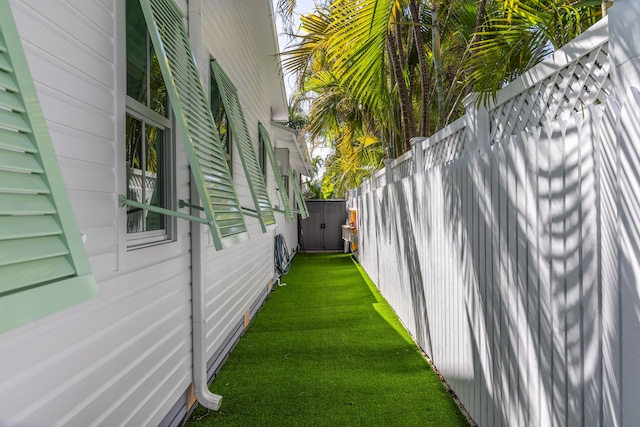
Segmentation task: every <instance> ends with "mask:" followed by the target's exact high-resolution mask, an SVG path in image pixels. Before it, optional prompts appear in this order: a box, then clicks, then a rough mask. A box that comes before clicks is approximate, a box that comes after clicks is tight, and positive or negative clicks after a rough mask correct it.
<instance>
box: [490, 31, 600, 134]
mask: <svg viewBox="0 0 640 427" xmlns="http://www.w3.org/2000/svg"><path fill="white" fill-rule="evenodd" d="M605 24H606V21H605V22H601V23H599V24H597V26H594V28H593V29H590V30H589V33H590V34H588V36H589V37H582V38H579V39H576V40H575V41H574V42H572V43H570V44H569V45H567V46H566V47H565V48H566V49H565V48H563V49H562V51H559V52H558V55H556V56H554V57H552V58H549V60H545V61H543V62H542V63H541V64H539V65H538V66H536V67H534V69H532V70H531V71H530V72H528V73H526V74H525V75H524V76H523V77H521V78H520V79H519V81H518V82H517V83H519V84H515V85H513V87H511V86H512V85H509V86H507V87H506V88H504V89H503V90H502V91H501V94H500V95H502V96H500V95H499V97H498V98H499V99H500V98H502V99H503V100H502V101H498V104H497V105H496V106H495V107H493V108H490V111H489V114H490V118H491V119H490V120H491V129H490V130H491V143H492V144H493V143H497V142H500V141H502V140H503V139H505V138H508V137H509V136H511V135H515V134H517V133H518V132H522V131H524V132H529V131H531V129H533V128H535V127H538V126H541V125H542V124H543V123H544V122H552V121H555V120H556V119H557V118H561V117H566V116H568V115H569V114H571V113H572V112H577V113H583V112H584V109H585V108H586V107H587V106H589V105H593V104H605V103H606V102H607V99H608V98H609V95H610V93H611V92H612V82H611V78H610V77H609V57H608V56H609V43H608V38H607V37H608V31H607V29H608V27H607V25H605ZM592 33H593V34H592ZM565 50H566V51H568V53H566V54H565V52H564V51H565ZM538 75H541V76H545V77H542V78H539V79H537V80H534V79H536V76H538ZM531 80H533V81H531ZM523 86H524V87H523ZM514 89H515V90H514ZM513 92H516V93H515V94H514V95H513V96H510V93H513Z"/></svg>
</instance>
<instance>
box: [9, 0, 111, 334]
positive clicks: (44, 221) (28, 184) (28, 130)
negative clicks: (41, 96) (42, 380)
mask: <svg viewBox="0 0 640 427" xmlns="http://www.w3.org/2000/svg"><path fill="white" fill-rule="evenodd" d="M97 293H98V292H97V287H96V283H95V279H94V277H93V274H92V273H91V268H90V266H89V261H88V259H87V255H86V252H85V249H84V245H83V243H82V239H81V236H80V232H79V230H78V227H77V225H76V221H75V218H74V214H73V211H72V208H71V203H70V201H69V196H68V195H67V191H66V188H65V185H64V181H63V180H62V174H61V172H60V167H59V166H58V163H57V157H56V154H55V152H54V150H53V146H52V144H51V139H50V137H49V132H48V129H47V125H46V123H45V120H44V116H43V114H42V110H41V108H40V104H39V102H38V99H37V95H36V90H35V86H34V85H33V81H32V80H31V73H30V72H29V68H28V66H27V62H26V59H25V56H24V52H23V51H22V45H21V42H20V39H19V36H18V32H17V30H16V26H15V23H14V22H13V16H12V14H11V9H10V7H9V4H8V2H7V1H6V0H0V332H3V331H6V330H9V329H12V328H15V327H17V326H19V325H22V324H25V323H27V322H30V321H33V320H35V319H37V318H40V317H43V316H46V315H48V314H51V313H54V312H56V311H59V310H62V309H64V308H67V307H69V306H71V305H74V304H77V303H80V302H82V301H86V300H87V299H89V298H91V297H94V296H95V295H97Z"/></svg>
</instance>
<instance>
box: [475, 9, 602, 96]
mask: <svg viewBox="0 0 640 427" xmlns="http://www.w3.org/2000/svg"><path fill="white" fill-rule="evenodd" d="M601 3H602V2H601V1H600V0H597V1H594V0H589V1H580V2H576V1H575V0H544V1H542V0H495V1H494V2H490V4H489V6H491V7H488V9H487V15H486V17H485V19H484V21H483V26H482V28H481V31H479V32H478V33H477V37H476V39H475V41H474V42H472V43H471V45H470V53H471V54H470V56H469V58H468V60H467V61H465V63H464V69H465V73H466V81H467V82H468V84H469V85H470V86H472V87H473V90H474V91H475V92H478V93H479V94H480V96H479V97H478V100H479V101H484V102H486V101H488V100H489V99H491V98H494V97H495V95H496V93H497V92H498V90H500V89H501V88H502V87H504V86H505V85H506V84H507V83H509V82H510V81H512V80H514V79H515V78H517V77H518V76H520V75H522V74H523V73H524V72H525V71H527V70H529V69H530V68H532V67H533V66H535V65H536V64H538V63H539V62H540V61H542V60H543V59H544V58H546V57H547V56H549V55H550V54H551V53H553V52H554V51H555V50H557V49H559V48H560V47H562V46H564V45H565V44H567V43H568V42H569V41H571V40H572V39H574V38H575V37H577V36H578V35H579V34H580V33H581V32H582V31H584V30H585V29H587V28H588V27H590V26H591V25H593V24H594V23H595V22H597V21H598V20H599V19H600V18H601V15H602V11H601Z"/></svg>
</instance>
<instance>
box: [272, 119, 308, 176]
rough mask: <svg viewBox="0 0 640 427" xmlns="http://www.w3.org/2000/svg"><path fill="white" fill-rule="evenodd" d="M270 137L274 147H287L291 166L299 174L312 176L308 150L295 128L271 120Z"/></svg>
mask: <svg viewBox="0 0 640 427" xmlns="http://www.w3.org/2000/svg"><path fill="white" fill-rule="evenodd" d="M271 133H272V135H271V139H272V141H273V146H274V148H288V149H289V156H290V157H289V161H290V163H291V167H292V168H293V169H295V170H296V171H297V172H298V173H300V174H301V175H306V176H308V177H310V178H311V177H313V168H312V167H311V158H310V157H309V150H308V149H307V144H306V142H305V141H304V138H303V137H299V136H298V133H297V132H296V130H295V129H291V128H290V127H288V126H285V125H283V124H282V123H277V122H275V121H272V122H271Z"/></svg>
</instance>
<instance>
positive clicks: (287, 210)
mask: <svg viewBox="0 0 640 427" xmlns="http://www.w3.org/2000/svg"><path fill="white" fill-rule="evenodd" d="M258 131H259V135H260V139H261V140H262V144H263V145H264V150H265V151H266V152H267V157H269V163H270V164H271V169H272V170H273V176H274V177H275V180H276V185H277V186H278V190H279V192H280V197H281V198H282V205H283V206H284V214H285V217H286V218H287V220H288V221H293V218H294V216H293V210H292V209H291V202H290V201H289V194H288V192H287V188H286V187H285V186H284V181H283V180H282V172H280V168H279V167H278V161H277V160H276V155H275V153H274V151H273V145H271V139H270V138H269V132H267V129H265V127H264V126H263V125H262V123H258Z"/></svg>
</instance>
